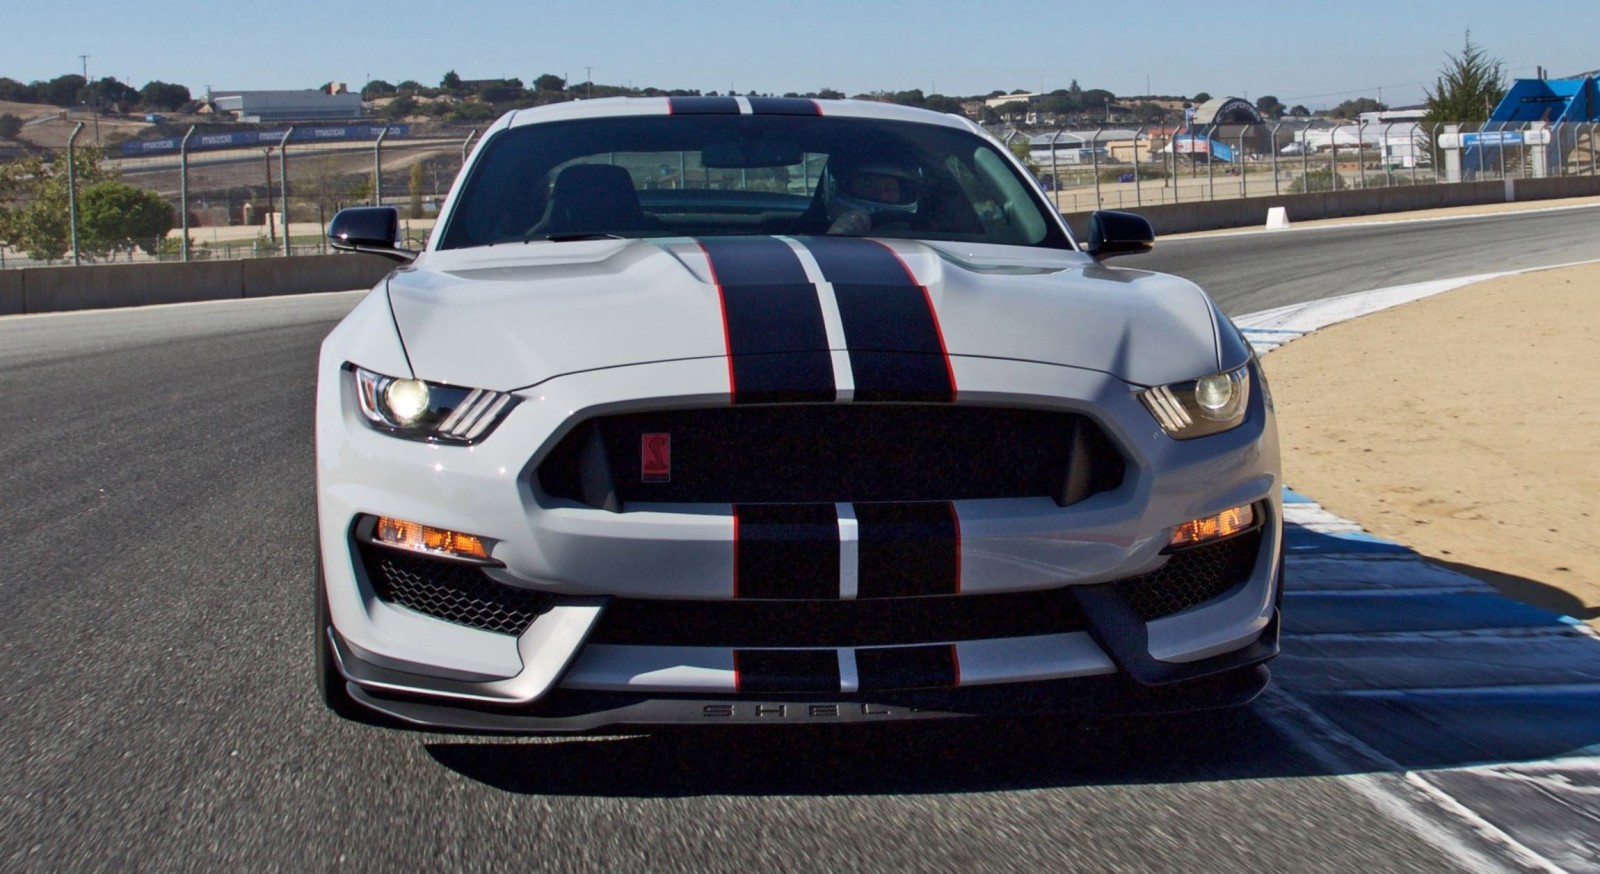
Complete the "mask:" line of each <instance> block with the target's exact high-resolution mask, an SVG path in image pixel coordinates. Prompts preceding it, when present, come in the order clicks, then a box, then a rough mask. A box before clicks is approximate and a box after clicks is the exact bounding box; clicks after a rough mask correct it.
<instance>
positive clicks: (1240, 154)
mask: <svg viewBox="0 0 1600 874" xmlns="http://www.w3.org/2000/svg"><path fill="white" fill-rule="evenodd" d="M1249 132H1250V125H1245V126H1244V127H1243V128H1241V129H1240V130H1239V151H1237V152H1234V153H1233V163H1234V165H1235V166H1237V167H1238V168H1239V196H1240V197H1249V196H1250V194H1249V192H1250V186H1249V183H1247V182H1245V175H1244V171H1245V166H1244V137H1245V134H1247V133H1249Z"/></svg>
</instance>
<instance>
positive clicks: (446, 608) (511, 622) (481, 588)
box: [361, 544, 555, 635]
mask: <svg viewBox="0 0 1600 874" xmlns="http://www.w3.org/2000/svg"><path fill="white" fill-rule="evenodd" d="M361 560H362V563H363V564H365V566H366V569H367V578H368V579H370V580H371V581H372V588H373V591H374V592H375V593H376V594H377V596H378V597H379V598H380V599H381V600H384V601H387V602H389V603H391V604H399V605H400V606H402V607H408V608H410V609H412V610H415V611H417V612H418V613H425V614H427V615H429V616H433V617H436V618H439V619H443V620H445V621H447V622H454V623H456V624H458V625H466V626H469V627H471V628H478V629H482V630H484V631H495V632H499V633H500V634H514V635H517V634H521V633H522V632H524V631H526V630H528V626H529V625H531V624H533V620H534V619H535V618H536V617H537V616H538V615H539V614H540V613H543V612H545V611H546V610H549V609H550V605H551V604H552V603H554V600H555V599H554V598H552V597H551V596H549V595H545V594H541V593H539V592H530V591H528V590H526V589H519V588H516V587H515V586H507V585H505V584H503V583H498V582H496V581H494V580H492V579H490V578H489V576H488V575H487V574H485V573H484V572H483V570H482V569H481V568H478V567H474V566H472V565H467V564H461V563H460V562H453V561H444V560H441V559H437V558H429V557H428V556H425V555H414V554H411V553H406V552H400V551H397V550H393V549H384V548H382V547H376V546H370V545H366V544H363V545H362V546H361Z"/></svg>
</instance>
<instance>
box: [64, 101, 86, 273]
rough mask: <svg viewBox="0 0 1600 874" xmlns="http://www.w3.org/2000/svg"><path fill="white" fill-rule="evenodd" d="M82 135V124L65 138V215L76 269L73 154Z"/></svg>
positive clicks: (75, 200) (76, 172)
mask: <svg viewBox="0 0 1600 874" xmlns="http://www.w3.org/2000/svg"><path fill="white" fill-rule="evenodd" d="M81 133H83V122H81V121H80V122H78V126H77V127H75V128H73V129H72V136H70V137H67V213H68V216H69V218H70V220H71V222H72V266H74V267H77V266H78V264H79V263H80V262H79V257H78V171H77V167H76V166H75V153H76V152H77V149H78V147H77V142H78V134H81Z"/></svg>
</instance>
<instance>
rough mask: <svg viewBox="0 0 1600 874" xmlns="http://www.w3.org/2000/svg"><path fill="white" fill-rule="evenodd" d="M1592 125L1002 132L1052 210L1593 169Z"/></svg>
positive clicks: (1284, 125) (1599, 127)
mask: <svg viewBox="0 0 1600 874" xmlns="http://www.w3.org/2000/svg"><path fill="white" fill-rule="evenodd" d="M1597 134H1600V123H1597V122H1574V123H1562V124H1544V123H1540V122H1532V123H1518V124H1498V123H1495V122H1472V123H1465V124H1443V123H1441V124H1422V123H1418V122H1347V123H1339V124H1334V123H1326V122H1324V123H1293V122H1277V123H1272V124H1261V125H1217V126H1214V127H1210V128H1205V129H1199V130H1189V129H1186V128H1177V129H1173V128H1161V127H1130V128H1111V127H1100V128H1095V129H1091V130H1067V129H1051V130H1045V131H1038V130H1036V131H1021V130H1007V131H1004V132H1001V133H1000V136H1001V138H1002V139H1003V140H1004V141H1005V142H1006V144H1007V145H1008V146H1010V147H1011V148H1012V150H1013V151H1014V152H1016V153H1017V154H1018V155H1019V156H1020V157H1023V158H1024V159H1025V160H1026V162H1027V163H1028V164H1029V168H1030V169H1031V170H1032V171H1033V172H1034V174H1035V175H1036V176H1037V177H1038V178H1039V181H1040V183H1041V184H1042V185H1043V186H1044V188H1045V190H1046V191H1049V192H1052V196H1053V197H1054V198H1055V201H1056V203H1057V204H1058V205H1059V207H1060V209H1061V210H1062V211H1063V212H1080V211H1085V210H1092V209H1102V208H1104V209H1137V208H1138V207H1141V206H1146V205H1150V204H1163V203H1181V202H1193V201H1202V200H1219V199H1231V198H1239V197H1275V196H1281V195H1285V194H1301V193H1309V192H1318V191H1336V190H1346V189H1359V188H1381V187H1393V186H1399V185H1436V184H1450V183H1459V182H1477V181H1485V180H1499V179H1508V178H1547V177H1558V176H1578V175H1583V176H1594V175H1600V161H1597V144H1600V135H1597Z"/></svg>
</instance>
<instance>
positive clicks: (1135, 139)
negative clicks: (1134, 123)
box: [1133, 124, 1144, 206]
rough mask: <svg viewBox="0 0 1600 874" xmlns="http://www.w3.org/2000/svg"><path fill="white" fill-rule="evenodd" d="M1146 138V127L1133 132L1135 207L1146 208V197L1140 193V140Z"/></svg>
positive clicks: (1140, 127)
mask: <svg viewBox="0 0 1600 874" xmlns="http://www.w3.org/2000/svg"><path fill="white" fill-rule="evenodd" d="M1142 136H1144V125H1142V124H1141V125H1139V129H1138V130H1136V131H1134V132H1133V205H1134V206H1144V196H1143V195H1142V194H1141V193H1140V192H1139V138H1140V137H1142Z"/></svg>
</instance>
